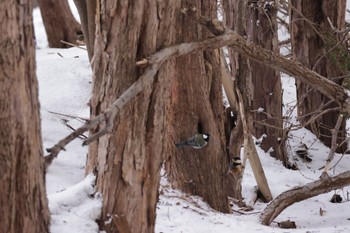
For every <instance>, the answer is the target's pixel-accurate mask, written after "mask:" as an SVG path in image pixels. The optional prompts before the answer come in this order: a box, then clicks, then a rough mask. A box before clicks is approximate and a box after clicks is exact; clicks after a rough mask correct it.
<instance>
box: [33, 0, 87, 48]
mask: <svg viewBox="0 0 350 233" xmlns="http://www.w3.org/2000/svg"><path fill="white" fill-rule="evenodd" d="M38 3H39V7H40V11H41V16H42V18H43V22H44V26H45V30H46V34H47V40H48V42H49V47H50V48H66V47H67V45H66V44H63V43H62V42H61V40H63V41H66V42H69V43H72V44H76V40H77V39H78V35H80V34H81V28H80V24H79V23H78V22H77V21H76V20H75V18H74V16H73V14H72V12H71V10H70V8H69V5H68V1H67V0H38Z"/></svg>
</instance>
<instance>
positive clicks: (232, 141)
mask: <svg viewBox="0 0 350 233" xmlns="http://www.w3.org/2000/svg"><path fill="white" fill-rule="evenodd" d="M241 4H242V2H236V1H235V0H230V1H223V9H224V18H225V21H224V22H225V24H226V27H227V28H229V29H234V30H235V31H236V32H237V33H238V34H240V35H242V34H243V32H244V30H245V29H244V27H243V22H242V20H243V17H242V14H243V13H244V12H242V11H240V5H241ZM229 57H230V62H231V69H230V70H231V72H232V76H233V77H234V79H235V80H236V81H235V82H234V81H232V82H231V83H229V84H226V85H230V86H231V89H232V90H233V91H232V92H233V94H232V96H233V97H232V98H231V99H232V100H231V102H230V107H231V109H232V114H234V115H235V116H236V126H235V127H234V128H233V129H231V132H230V134H229V140H228V141H229V142H228V152H229V160H230V161H232V159H233V158H234V157H241V156H240V154H241V148H242V145H243V139H244V134H243V126H242V119H241V116H240V114H239V104H238V100H237V98H236V96H235V94H234V90H235V88H236V87H237V84H238V82H237V79H238V76H239V75H238V74H237V72H236V70H237V69H236V68H237V67H238V65H239V64H237V63H238V62H239V61H240V59H246V58H242V56H241V55H239V54H234V52H233V51H232V50H231V48H230V47H229ZM236 59H237V60H236ZM236 62H237V63H236ZM242 66H243V64H242ZM246 68H248V67H246ZM242 72H243V67H242ZM223 75H225V74H223ZM228 78H229V79H232V77H231V76H230V77H228ZM224 84H225V83H224ZM227 89H229V88H227ZM225 91H226V95H227V92H228V91H227V90H226V89H225ZM228 194H229V196H231V197H233V198H235V199H237V200H239V201H240V203H241V202H242V200H243V197H242V174H240V173H238V174H229V179H228Z"/></svg>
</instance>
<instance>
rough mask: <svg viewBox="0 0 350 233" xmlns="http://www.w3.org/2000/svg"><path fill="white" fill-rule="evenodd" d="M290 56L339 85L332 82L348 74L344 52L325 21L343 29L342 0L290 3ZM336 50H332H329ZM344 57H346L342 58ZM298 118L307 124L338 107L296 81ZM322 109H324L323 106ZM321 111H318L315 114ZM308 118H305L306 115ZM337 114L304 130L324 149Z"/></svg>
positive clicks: (342, 134)
mask: <svg viewBox="0 0 350 233" xmlns="http://www.w3.org/2000/svg"><path fill="white" fill-rule="evenodd" d="M290 4H291V6H290V17H291V37H292V52H293V57H294V59H295V60H297V61H299V62H301V63H302V64H304V65H305V66H306V67H308V68H310V69H312V70H314V71H316V72H317V73H319V74H321V75H322V76H324V77H328V78H329V79H333V81H334V82H336V83H338V84H341V82H342V79H339V78H337V79H335V78H336V77H339V76H342V75H344V74H345V73H347V71H348V67H346V65H347V64H345V63H344V60H342V59H341V54H344V53H345V54H347V52H346V51H347V50H346V49H345V48H344V47H343V46H342V44H339V45H338V46H336V45H337V43H338V41H340V35H336V34H334V32H333V31H332V29H331V26H330V24H329V22H328V19H327V18H329V19H330V21H331V22H332V24H333V25H334V26H335V27H336V28H337V29H338V30H343V29H344V28H345V8H346V7H345V5H346V1H345V0H340V1H337V0H322V1H303V0H290ZM334 46H336V48H333V47H334ZM346 56H348V55H346ZM296 84H297V99H298V102H299V105H298V115H299V118H300V121H301V122H307V121H308V120H309V119H310V118H311V117H312V115H310V114H308V113H312V112H316V113H319V112H321V111H322V110H324V109H331V108H334V107H338V106H339V105H338V104H337V103H334V102H332V103H331V104H328V105H326V104H327V103H328V102H329V101H330V99H329V98H328V97H326V96H325V95H323V94H321V93H319V92H318V91H316V90H315V89H314V87H313V86H310V85H307V84H305V83H303V82H300V81H299V80H297V82H296ZM324 105H326V106H324ZM322 106H323V107H322ZM318 110H321V111H318ZM306 114H308V115H306ZM338 115H339V111H332V112H328V113H325V114H323V115H322V116H321V117H320V118H319V119H318V120H316V121H314V122H313V123H311V124H309V125H308V126H307V128H308V129H310V130H311V131H312V132H313V133H314V134H316V136H317V137H318V138H319V139H320V140H321V141H322V142H324V144H325V145H326V146H328V147H330V146H331V139H332V132H331V130H332V129H333V128H334V126H335V124H336V121H337V119H338ZM338 137H339V138H338V144H340V143H341V142H342V141H343V140H345V121H344V122H343V123H342V125H341V127H340V130H339V134H338ZM346 148H347V144H346V143H343V144H342V146H340V147H338V150H337V152H344V151H345V150H346Z"/></svg>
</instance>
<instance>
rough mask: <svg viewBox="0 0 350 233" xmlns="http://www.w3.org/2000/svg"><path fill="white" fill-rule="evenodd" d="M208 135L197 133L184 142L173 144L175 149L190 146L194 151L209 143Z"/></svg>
mask: <svg viewBox="0 0 350 233" xmlns="http://www.w3.org/2000/svg"><path fill="white" fill-rule="evenodd" d="M209 137H210V134H208V133H203V134H200V133H197V134H195V135H194V136H192V137H190V138H189V139H187V140H186V141H183V142H179V143H175V146H176V148H180V147H184V146H191V147H193V148H194V149H202V148H203V147H205V145H207V143H208V141H209Z"/></svg>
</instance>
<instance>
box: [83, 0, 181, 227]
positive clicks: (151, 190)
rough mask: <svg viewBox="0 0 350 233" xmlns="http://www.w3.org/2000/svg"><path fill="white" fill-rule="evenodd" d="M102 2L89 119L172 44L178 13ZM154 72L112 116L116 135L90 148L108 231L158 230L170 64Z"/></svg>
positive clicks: (141, 2) (159, 5)
mask: <svg viewBox="0 0 350 233" xmlns="http://www.w3.org/2000/svg"><path fill="white" fill-rule="evenodd" d="M97 5H98V6H100V8H99V11H97V18H98V21H97V24H96V28H97V29H96V32H97V33H96V41H95V47H94V62H93V72H94V77H93V84H94V88H93V96H92V99H91V109H92V116H96V115H98V114H100V113H103V112H104V111H105V110H106V109H107V108H108V107H109V106H110V105H111V104H112V103H113V102H114V101H115V99H116V97H117V96H120V95H121V94H122V93H123V92H124V91H125V90H126V89H127V88H129V87H130V86H131V85H132V84H133V83H134V82H136V81H137V80H138V79H139V78H140V76H141V75H142V74H143V73H144V72H145V69H144V68H139V67H137V66H136V65H135V64H136V61H138V60H141V59H142V58H144V57H148V56H149V55H151V54H153V53H155V52H156V51H157V50H159V49H161V48H162V47H164V46H169V45H170V44H172V43H174V34H175V31H174V30H173V28H174V26H173V25H174V24H175V23H176V21H175V20H174V19H175V12H176V14H177V13H178V12H179V6H178V5H177V4H175V3H174V2H169V1H147V0H133V1H127V0H124V1H120V2H118V4H116V3H115V1H112V0H111V1H108V0H107V1H101V2H98V3H97ZM175 10H176V11H175ZM153 75H156V76H155V77H154V79H152V78H153ZM153 75H152V76H151V77H150V78H151V79H148V81H149V82H148V85H146V86H143V87H144V88H143V89H141V90H142V92H141V93H139V94H138V96H137V97H136V98H134V99H133V101H130V102H129V103H128V105H126V106H125V107H124V108H123V109H122V110H121V114H120V115H119V116H118V117H117V119H114V127H113V129H112V132H111V133H110V134H109V135H106V136H103V137H101V138H99V140H98V141H94V142H93V143H91V144H90V147H89V156H88V162H87V168H86V172H87V173H89V172H95V174H96V175H97V181H96V188H97V190H98V191H99V192H101V193H102V195H103V207H102V216H101V221H100V227H101V229H102V230H105V231H106V232H153V231H154V224H155V216H156V203H157V196H158V187H159V180H160V174H159V173H160V169H161V165H162V155H163V154H164V153H165V145H166V140H167V138H166V137H165V135H166V118H165V110H166V104H167V102H168V99H169V97H168V95H169V79H170V78H171V77H173V76H174V70H173V65H172V63H171V62H168V63H166V64H163V66H162V68H160V69H159V70H158V72H157V73H153ZM103 126H104V124H102V125H101V127H103ZM96 130H99V128H97V129H96Z"/></svg>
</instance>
